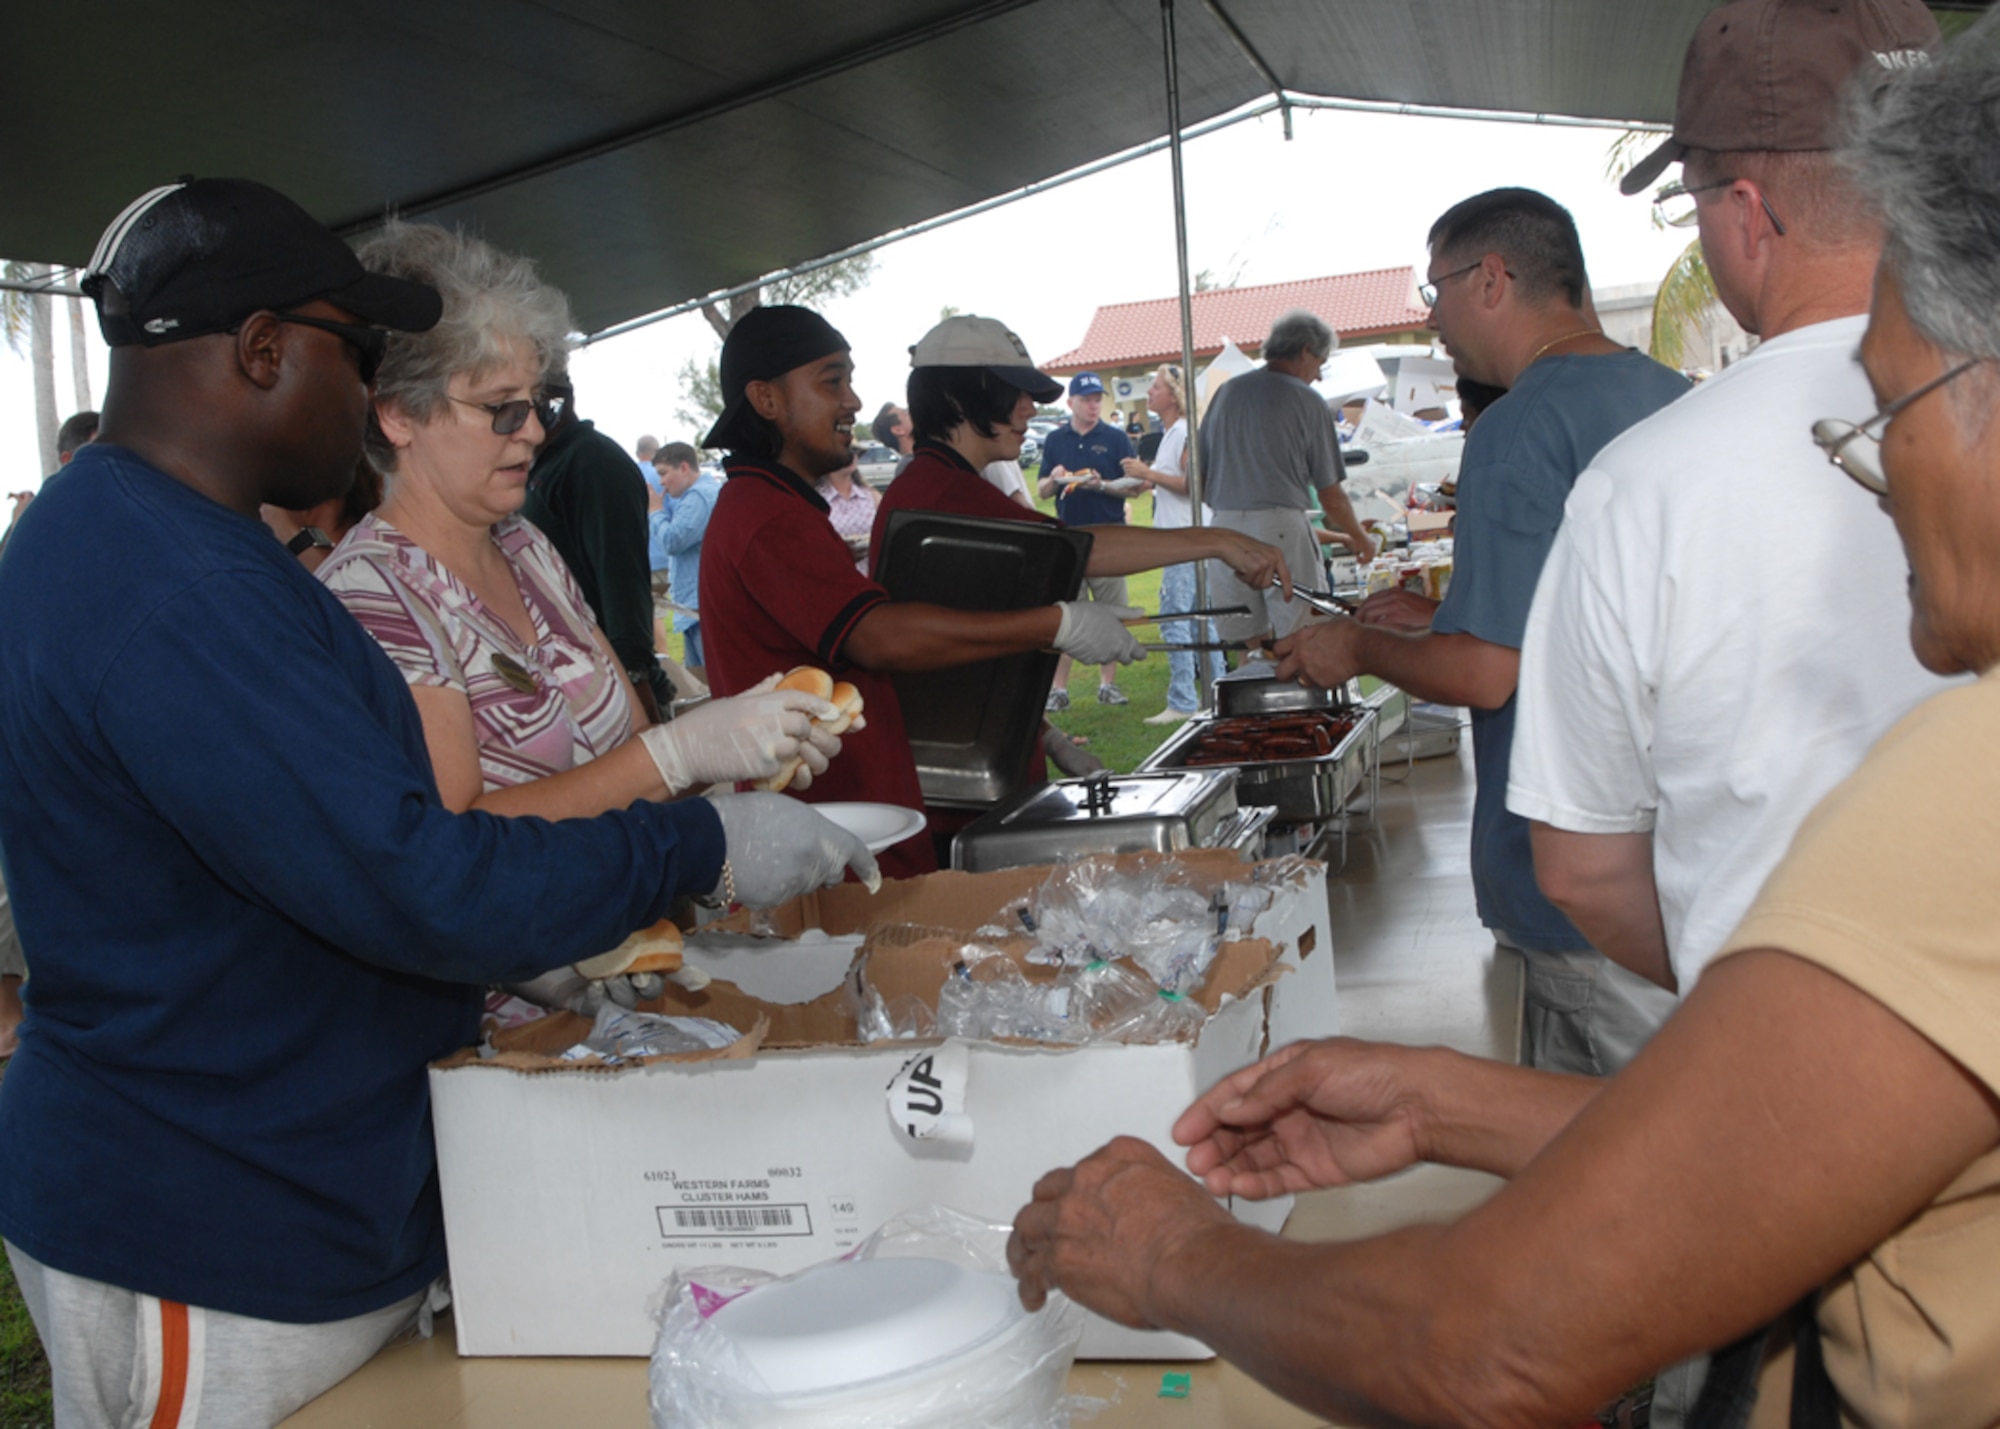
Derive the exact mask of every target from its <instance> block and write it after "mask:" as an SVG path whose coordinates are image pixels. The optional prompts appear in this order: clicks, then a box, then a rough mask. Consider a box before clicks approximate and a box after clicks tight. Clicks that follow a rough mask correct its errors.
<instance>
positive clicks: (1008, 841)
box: [951, 769, 1271, 873]
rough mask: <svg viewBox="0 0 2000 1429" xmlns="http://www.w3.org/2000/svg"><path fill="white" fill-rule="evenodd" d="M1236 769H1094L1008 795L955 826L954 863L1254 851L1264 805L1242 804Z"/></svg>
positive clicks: (989, 865)
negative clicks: (1113, 771)
mask: <svg viewBox="0 0 2000 1429" xmlns="http://www.w3.org/2000/svg"><path fill="white" fill-rule="evenodd" d="M1236 778H1237V775H1236V771H1235V770H1234V769H1182V770H1166V771H1161V772H1157V773H1150V774H1148V773H1139V774H1094V775H1092V776H1091V777H1089V778H1087V779H1064V780H1061V781H1060V782H1058V783H1054V784H1044V785H1042V786H1041V787H1039V788H1036V789H1029V790H1026V791H1024V792H1022V793H1020V794H1016V795H1014V796H1013V797H1012V798H1010V799H1007V800H1005V801H1004V802H1002V803H1001V804H1000V805H999V806H998V807H996V808H994V809H993V810H992V811H991V812H989V813H987V814H985V815H982V816H981V817H980V818H979V819H978V820H976V821H975V822H973V823H972V824H970V825H968V826H967V827H966V829H965V830H964V832H962V833H960V834H959V836H958V838H957V839H956V841H954V842H953V844H952V849H951V866H952V867H953V868H959V869H964V870H966V871H967V872H970V873H991V872H992V871H993V870H995V869H999V868H1018V867H1021V866H1022V865H1024V864H1037V863H1055V862H1056V861H1058V860H1060V859H1064V858H1075V857H1079V856H1081V855H1084V854H1092V853H1142V852H1172V851H1174V850H1176V849H1184V848H1233V849H1236V850H1238V851H1240V852H1245V853H1247V854H1250V855H1252V856H1254V855H1255V854H1256V852H1257V851H1258V846H1259V840H1260V838H1261V835H1262V833H1263V830H1264V826H1265V825H1266V824H1267V823H1269V822H1270V820H1271V814H1270V811H1269V810H1268V809H1262V808H1255V809H1239V808H1238V807H1237V801H1236Z"/></svg>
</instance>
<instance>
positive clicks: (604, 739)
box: [319, 221, 840, 819]
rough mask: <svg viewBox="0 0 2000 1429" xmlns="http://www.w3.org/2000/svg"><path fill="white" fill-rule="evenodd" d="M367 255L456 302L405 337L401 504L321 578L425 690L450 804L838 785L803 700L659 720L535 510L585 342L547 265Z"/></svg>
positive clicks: (453, 245)
mask: <svg viewBox="0 0 2000 1429" xmlns="http://www.w3.org/2000/svg"><path fill="white" fill-rule="evenodd" d="M361 260H362V262H363V264H364V265H366V266H367V267H368V268H369V269H371V270H373V271H375V272H380V273H389V274H394V275H396V276H398V277H404V278H411V279H414V280H416V281H418V282H422V283H427V284H429V285H430V286H431V287H434V288H436V289H437V290H438V292H439V293H440V294H442V295H443V298H444V316H443V318H442V320H441V321H439V323H438V324H437V326H436V327H434V328H433V329H431V330H430V331H429V332H425V333H414V334H407V335H406V334H400V333H399V334H396V335H395V336H393V337H392V338H391V339H390V341H389V344H388V349H387V352H386V354H385V356H384V358H383V361H382V366H381V370H380V373H379V375H378V376H377V378H376V383H375V395H374V408H373V421H372V422H371V423H370V429H369V434H368V447H369V454H370V456H371V457H372V458H373V460H374V462H375V464H376V466H377V467H378V468H380V470H381V471H382V472H384V473H385V475H386V478H387V484H386V494H385V496H384V499H383V501H382V504H381V506H380V507H379V508H378V509H377V510H375V511H374V512H372V513H370V514H369V515H368V516H367V517H366V518H365V519H364V520H362V521H361V522H360V523H359V524H358V525H357V526H356V527H355V528H354V529H353V530H352V531H351V532H350V533H349V534H348V536H347V537H346V539H345V540H343V541H342V542H341V543H340V546H339V548H338V549H337V550H336V551H335V552H334V553H333V555H332V556H331V557H329V558H328V559H327V561H326V563H325V564H324V565H322V566H321V567H320V570H319V577H320V579H321V580H322V581H324V582H325V583H326V584H327V586H328V587H329V588H330V589H331V590H332V591H333V592H334V594H335V595H337V596H338V597H339V598H340V600H341V602H342V603H343V604H345V605H346V606H347V608H348V609H349V610H350V611H352V612H353V614H354V615H355V617H356V619H358V620H359V621H360V622H361V624H362V625H363V626H365V627H366V628H367V629H368V631H369V632H370V633H371V634H372V635H374V637H375V639H376V640H377V641H378V642H379V643H380V644H381V646H382V647H383V649H384V650H385V651H386V652H387V653H388V655H389V657H390V658H391V659H392V660H394V661H395V663H396V665H397V666H398V668H400V669H401V670H402V672H403V675H404V677H405V679H407V680H408V681H409V684H410V687H411V694H412V696H413V697H414V698H415V700H416V704H417V711H418V713H419V714H420V715H421V716H422V718H423V724H424V735H425V739H426V742H427V743H428V744H429V747H430V755H431V763H432V767H433V769H434V771H435V773H436V777H437V782H438V791H439V793H440V794H441V795H442V796H443V798H444V802H445V803H446V805H448V806H449V807H450V808H452V809H453V810H463V809H467V808H479V809H484V810H486V811H488V812H491V813H501V814H534V815H539V816H541V817H543V818H550V819H559V818H571V817H583V816H588V815H592V814H598V813H602V812H604V811H605V810H607V809H614V808H623V807H624V806H626V805H627V804H629V803H631V802H632V801H633V800H634V799H641V798H653V799H658V798H668V797H672V796H675V795H678V794H682V793H685V792H687V791H689V790H691V789H696V788H700V787H702V786H705V785H708V784H712V783H728V782H734V781H737V780H750V779H765V778H772V777H774V776H777V775H778V774H779V773H780V772H781V770H784V769H786V768H788V767H790V766H791V764H792V763H793V762H794V761H803V767H802V768H801V770H800V773H799V774H798V775H797V776H795V777H796V778H798V779H799V781H800V782H802V783H809V782H810V780H811V775H812V774H813V773H814V772H817V771H821V770H824V769H825V768H826V761H827V760H828V759H829V758H831V757H832V755H833V754H835V753H837V752H838V750H839V748H840V744H839V741H838V740H837V739H836V738H834V737H833V736H832V735H829V734H826V733H824V732H823V731H822V730H820V729H819V727H818V726H817V725H816V724H815V723H814V720H815V718H822V719H832V718H834V716H835V712H834V710H833V708H832V706H831V705H829V704H828V703H827V702H826V701H824V700H819V699H816V698H815V697H813V696H810V695H806V694H803V693H800V692H796V691H783V692H772V691H753V692H751V693H749V694H747V695H745V696H743V697H740V698H738V699H735V700H725V701H716V702H714V703H713V704H711V705H709V706H706V707H704V708H702V709H700V710H697V711H695V712H693V713H692V714H690V715H687V716H683V718H681V719H679V720H676V721H674V722H673V723H671V724H667V725H650V724H649V721H648V720H647V717H646V715H645V714H644V712H643V709H642V707H641V705H640V703H639V700H638V698H637V696H636V695H635V693H634V691H633V689H632V686H631V684H630V682H629V681H628V680H627V678H626V676H625V674H624V672H623V670H622V669H621V667H620V665H619V662H618V660H617V657H616V656H615V655H614V654H613V653H612V651H611V648H610V645H609V643H608V642H607V641H606V639H605V637H604V634H603V632H602V631H600V630H599V629H598V628H597V625H596V623H595V621H594V620H593V618H592V616H591V612H590V609H589V606H588V605H587V604H586V603H585V601H584V597H583V594H582V592H581V591H580V590H579V589H578V587H577V585H576V582H575V580H574V579H573V578H572V576H571V575H570V572H569V570H568V568H567V567H566V566H564V564H563V562H562V558H561V557H560V556H558V555H557V554H556V551H555V548H554V547H553V546H552V545H551V544H550V543H549V541H548V539H547V537H545V536H544V535H542V533H541V532H540V531H538V530H537V529H535V527H534V526H532V525H530V524H529V523H528V522H527V521H525V520H524V519H523V518H522V517H521V516H520V515H519V514H518V513H519V511H520V508H521V505H522V503H523V501H524V500H525V499H526V495H527V485H528V468H529V466H530V464H531V463H532V461H533V460H534V456H535V449H536V448H537V447H538V446H539V445H540V444H541V442H542V439H543V417H542V413H543V411H544V410H546V409H545V408H544V407H542V406H541V405H540V404H541V403H542V401H543V397H542V393H541V386H542V383H543V381H544V380H545V378H546V375H547V373H548V371H549V369H550V366H551V364H552V363H553V362H554V361H555V360H556V359H557V358H558V357H559V356H560V355H561V354H563V353H564V352H565V351H566V350H567V348H568V345H569V335H568V334H569V304H568V301H567V300H566V299H565V298H564V297H563V295H562V294H561V293H560V292H558V291H557V290H556V289H554V288H552V287H550V286H548V285H547V284H546V283H544V282H542V281H541V279H540V277H539V276H538V275H537V274H536V272H535V268H534V265H533V264H532V263H531V262H529V261H528V260H527V259H525V258H522V257H518V256H516V255H513V254H509V253H503V252H501V251H500V250H499V249H496V248H494V247H493V246H491V245H490V244H488V243H485V242H483V241H481V240H480V239H478V238H474V237H471V236H469V235H467V234H464V233H459V232H453V231H451V230H448V229H444V228H440V227H437V226H435V225H431V224H412V223H402V222H394V221H392V222H391V223H390V224H389V225H388V226H387V227H386V228H385V229H384V230H383V231H382V233H381V234H380V235H378V236H377V237H375V238H374V239H373V240H371V241H370V242H369V243H367V244H366V245H365V246H364V247H363V248H362V249H361ZM550 419H551V420H553V417H552V416H551V418H550ZM822 706H824V707H825V708H822Z"/></svg>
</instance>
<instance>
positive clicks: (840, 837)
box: [709, 794, 882, 908]
mask: <svg viewBox="0 0 2000 1429" xmlns="http://www.w3.org/2000/svg"><path fill="white" fill-rule="evenodd" d="M709 802H710V803H712V804H714V805H715V812H716V813H717V814H718V815H719V816H720V817H721V819H722V837H723V842H724V846H725V854H724V856H725V858H726V859H727V860H728V863H727V869H728V871H727V874H726V876H725V877H724V879H723V881H722V882H721V883H720V884H718V885H717V886H716V888H715V890H714V891H715V892H716V893H718V894H721V895H723V896H725V897H733V898H734V899H735V900H736V901H737V902H738V903H742V904H746V905H747V906H749V907H751V908H774V907H776V906H777V905H778V904H780V903H783V902H784V901H785V900H786V899H787V898H796V897H798V895H799V894H801V893H810V892H811V891H812V890H813V889H815V888H825V887H828V886H830V885H832V884H835V883H838V882H840V881H841V879H843V878H844V877H846V875H847V870H848V869H850V868H851V869H853V870H854V872H855V874H856V875H857V876H858V877H859V878H860V879H861V881H862V882H863V883H865V884H867V885H868V891H869V892H870V893H874V892H876V891H877V890H879V889H880V888H881V887H882V871H881V869H879V868H878V867H876V864H875V855H874V854H872V853H870V852H868V846H867V845H866V844H864V843H862V842H861V840H860V839H858V838H856V837H855V836H854V835H853V834H851V833H849V832H848V831H847V830H846V829H843V828H842V827H840V825H838V824H836V823H833V822H832V821H831V820H829V819H826V818H825V817H823V816H822V815H820V814H819V813H818V812H817V811H816V810H815V809H814V808H813V806H812V805H810V804H802V803H800V802H799V801H798V800H797V799H788V798H786V797H785V796H784V795H782V794H711V795H709Z"/></svg>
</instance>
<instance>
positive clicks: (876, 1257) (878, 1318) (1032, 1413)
mask: <svg viewBox="0 0 2000 1429" xmlns="http://www.w3.org/2000/svg"><path fill="white" fill-rule="evenodd" d="M1007 1234H1008V1228H1007V1227H1005V1226H996V1225H990V1224H988V1223H987V1222H984V1221H980V1220H977V1219H975V1218H973V1217H971V1216H967V1215H964V1214H962V1213H960V1212H957V1211H951V1210H947V1209H944V1208H942V1207H930V1208H926V1209H923V1210H918V1211H911V1212H907V1213H905V1214H904V1215H902V1216H898V1217H897V1218H895V1219H894V1220H892V1221H890V1222H889V1223H888V1224H887V1225H885V1226H883V1227H882V1229H881V1230H879V1231H877V1232H876V1233H875V1234H874V1235H873V1236H871V1237H869V1239H868V1240H867V1241H865V1242H863V1244H862V1245H861V1246H860V1247H859V1248H858V1249H857V1250H855V1251H854V1252H853V1253H852V1254H851V1255H849V1256H847V1257H845V1258H844V1259H842V1260H839V1261H831V1262H826V1263H823V1264H821V1265H816V1266H813V1267H811V1268H810V1269H807V1270H803V1271H800V1272H798V1273H797V1274H795V1275H789V1276H785V1277H782V1278H777V1277H773V1276H770V1275H767V1274H764V1273H762V1272H759V1271H752V1270H743V1269H733V1268H728V1267H706V1268H702V1269H696V1270H686V1271H682V1272H679V1273H677V1274H676V1275H675V1276H674V1277H673V1279H671V1280H670V1281H668V1283H667V1288H666V1295H665V1303H664V1306H663V1309H662V1314H661V1319H660V1334H659V1339H658V1341H657V1343H656V1345H655V1348H654V1351H653V1360H652V1367H651V1376H650V1377H651V1393H650V1404H651V1408H652V1418H653V1425H654V1429H751V1426H756V1429H807V1426H811V1429H1066V1426H1068V1425H1069V1424H1070V1423H1071V1422H1072V1420H1073V1418H1074V1417H1075V1416H1076V1415H1077V1414H1078V1413H1079V1411H1081V1412H1082V1413H1084V1414H1088V1413H1091V1412H1094V1410H1095V1409H1096V1408H1097V1407H1098V1406H1097V1403H1096V1401H1090V1400H1075V1399H1065V1398H1064V1397H1063V1393H1062V1391H1063V1382H1064V1379H1065V1378H1066V1377H1067V1375H1068V1373H1069V1367H1070V1365H1071V1363H1072V1362H1073V1361H1074V1359H1075V1357H1076V1347H1077V1343H1078V1341H1079V1340H1080V1339H1081V1338H1082V1334H1083V1314H1082V1311H1081V1310H1080V1309H1078V1308H1077V1307H1076V1306H1075V1305H1073V1304H1072V1303H1071V1302H1070V1301H1068V1300H1067V1299H1066V1298H1065V1297H1063V1296H1062V1295H1060V1294H1056V1295H1052V1296H1051V1297H1050V1299H1049V1303H1048V1304H1047V1305H1045V1306H1044V1307H1043V1308H1042V1309H1041V1310H1039V1311H1037V1312H1035V1313H1034V1314H1029V1313H1028V1312H1026V1311H1025V1310H1023V1309H1022V1308H1021V1305H1020V1301H1019V1299H1018V1298H1017V1297H1016V1296H1015V1293H1014V1282H1013V1279H1012V1277H1011V1276H1010V1275H1008V1274H1007V1271H1006V1242H1007ZM760 1296H761V1297H764V1298H762V1299H759V1297H760ZM774 1381H776V1383H774Z"/></svg>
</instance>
